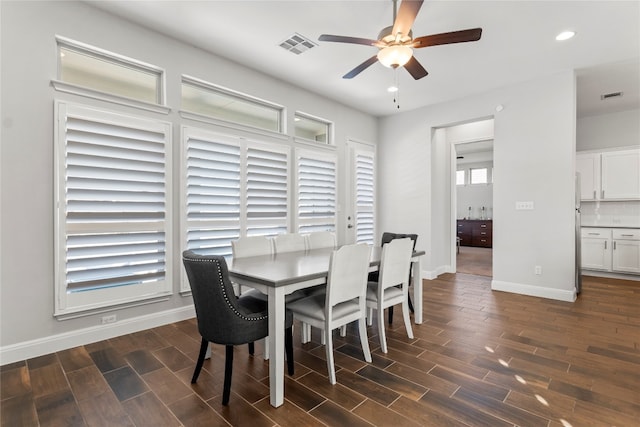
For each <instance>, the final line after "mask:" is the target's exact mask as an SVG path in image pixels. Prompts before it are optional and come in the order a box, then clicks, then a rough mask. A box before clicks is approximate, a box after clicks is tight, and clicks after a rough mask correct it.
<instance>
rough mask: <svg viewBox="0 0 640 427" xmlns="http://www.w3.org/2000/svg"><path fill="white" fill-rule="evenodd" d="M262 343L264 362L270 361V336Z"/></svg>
mask: <svg viewBox="0 0 640 427" xmlns="http://www.w3.org/2000/svg"><path fill="white" fill-rule="evenodd" d="M262 343H263V344H264V345H263V347H264V355H263V357H264V360H269V336H268V335H267V336H266V337H264V339H263V340H262Z"/></svg>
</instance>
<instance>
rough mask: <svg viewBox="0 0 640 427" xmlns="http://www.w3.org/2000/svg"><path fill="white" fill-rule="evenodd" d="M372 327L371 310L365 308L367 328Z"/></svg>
mask: <svg viewBox="0 0 640 427" xmlns="http://www.w3.org/2000/svg"><path fill="white" fill-rule="evenodd" d="M371 325H373V308H371V307H368V308H367V326H371Z"/></svg>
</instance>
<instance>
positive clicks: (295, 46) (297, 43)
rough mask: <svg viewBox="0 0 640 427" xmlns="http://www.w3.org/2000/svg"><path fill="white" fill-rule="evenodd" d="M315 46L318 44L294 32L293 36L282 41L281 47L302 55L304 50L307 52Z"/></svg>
mask: <svg viewBox="0 0 640 427" xmlns="http://www.w3.org/2000/svg"><path fill="white" fill-rule="evenodd" d="M315 46H317V44H315V43H314V42H312V41H311V40H309V39H308V38H306V37H305V36H302V35H300V34H298V33H293V35H292V36H291V37H289V38H288V39H286V40H284V41H283V42H282V43H280V47H282V48H283V49H286V50H288V51H289V52H292V53H295V54H296V55H300V54H301V53H302V52H305V51H307V50H309V49H311V48H312V47H315Z"/></svg>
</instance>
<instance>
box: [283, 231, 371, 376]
mask: <svg viewBox="0 0 640 427" xmlns="http://www.w3.org/2000/svg"><path fill="white" fill-rule="evenodd" d="M370 256H371V248H370V247H369V245H367V244H363V243H361V244H355V245H346V246H342V247H341V248H340V249H338V250H335V251H333V253H332V254H331V259H330V261H329V274H328V278H327V286H326V289H325V292H320V293H316V294H313V295H311V296H309V297H306V298H303V299H300V300H297V301H294V302H292V303H290V304H287V309H289V310H291V311H292V312H293V315H294V317H295V318H297V319H299V320H300V321H302V322H304V323H307V324H309V325H311V326H314V327H316V328H319V329H321V330H322V333H323V335H324V341H325V350H326V355H327V370H328V372H329V382H330V383H331V384H335V383H336V372H335V366H334V362H333V338H332V332H333V330H334V329H337V328H340V327H341V326H343V325H347V324H349V323H351V322H354V321H357V322H358V326H359V333H360V343H361V345H362V351H363V353H364V359H365V360H366V361H367V362H371V351H370V350H369V342H368V341H367V325H366V292H367V272H368V270H369V258H370Z"/></svg>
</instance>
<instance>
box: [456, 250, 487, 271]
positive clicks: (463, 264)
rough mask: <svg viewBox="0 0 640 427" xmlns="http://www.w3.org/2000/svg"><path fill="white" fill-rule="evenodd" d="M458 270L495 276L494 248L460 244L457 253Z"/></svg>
mask: <svg viewBox="0 0 640 427" xmlns="http://www.w3.org/2000/svg"><path fill="white" fill-rule="evenodd" d="M456 272H457V273H465V274H475V275H477V276H488V277H491V276H493V249H492V248H478V247H472V246H460V249H459V250H458V253H457V255H456Z"/></svg>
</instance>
